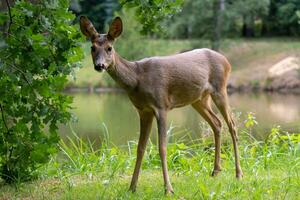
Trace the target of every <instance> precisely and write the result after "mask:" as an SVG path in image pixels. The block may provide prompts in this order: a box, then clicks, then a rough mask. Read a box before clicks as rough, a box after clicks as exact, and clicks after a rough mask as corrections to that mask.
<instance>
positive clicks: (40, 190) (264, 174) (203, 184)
mask: <svg viewBox="0 0 300 200" xmlns="http://www.w3.org/2000/svg"><path fill="white" fill-rule="evenodd" d="M249 120H250V121H249ZM249 120H248V123H247V124H248V125H247V126H248V128H249V129H244V130H242V131H240V137H241V138H240V139H241V140H240V146H239V148H240V154H241V164H242V168H243V171H244V178H243V179H242V180H240V181H239V180H236V179H235V174H234V172H235V170H234V159H233V155H232V147H231V142H230V139H229V138H228V137H225V138H223V145H222V155H221V157H222V166H223V171H222V173H221V174H220V175H219V176H218V177H214V178H213V177H211V176H210V173H211V170H212V166H213V157H214V156H213V155H214V151H213V143H212V139H211V138H202V139H201V140H199V141H191V142H190V143H189V144H184V143H182V141H177V142H176V143H172V144H169V145H168V165H169V172H170V176H171V182H172V184H173V187H174V190H175V194H174V195H172V196H165V195H164V189H163V179H162V173H161V169H160V159H159V156H158V152H157V147H156V146H155V145H154V144H152V143H150V144H149V145H148V148H147V150H146V155H145V158H144V160H143V166H142V172H141V176H140V180H139V183H138V188H137V192H136V193H131V192H129V191H128V187H129V183H130V178H131V173H132V171H133V167H134V162H135V149H136V142H129V143H128V145H127V146H125V147H115V146H113V145H110V144H109V143H108V142H107V141H106V140H104V142H103V144H102V146H101V147H97V148H95V147H94V145H93V144H92V143H90V142H84V141H83V140H81V139H80V138H78V137H77V138H75V139H70V140H69V141H68V142H66V143H65V142H61V144H60V149H61V153H60V154H59V155H57V156H55V157H53V158H52V160H51V161H50V162H49V164H48V165H47V166H46V167H44V168H41V169H40V174H41V177H40V179H39V180H36V181H32V182H27V183H21V184H18V185H16V186H15V187H14V186H9V185H3V186H1V187H0V199H20V198H21V199H297V198H298V197H299V187H300V152H299V150H300V149H299V142H300V135H299V134H289V135H286V134H280V129H279V128H273V129H272V130H271V134H270V136H269V137H268V139H267V140H266V141H264V142H259V141H256V140H255V139H253V138H252V137H251V136H250V135H249V134H250V132H251V126H252V125H251V123H250V122H251V119H249Z"/></svg>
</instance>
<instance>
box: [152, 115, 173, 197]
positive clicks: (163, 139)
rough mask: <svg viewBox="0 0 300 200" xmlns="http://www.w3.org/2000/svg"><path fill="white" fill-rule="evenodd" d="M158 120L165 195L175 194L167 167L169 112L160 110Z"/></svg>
mask: <svg viewBox="0 0 300 200" xmlns="http://www.w3.org/2000/svg"><path fill="white" fill-rule="evenodd" d="M156 119H157V128H158V136H159V138H158V139H159V155H160V159H161V164H162V171H163V177H164V184H165V194H170V193H174V191H173V188H172V185H171V182H170V178H169V174H168V165H167V124H166V123H167V111H165V110H159V111H158V112H157V114H156Z"/></svg>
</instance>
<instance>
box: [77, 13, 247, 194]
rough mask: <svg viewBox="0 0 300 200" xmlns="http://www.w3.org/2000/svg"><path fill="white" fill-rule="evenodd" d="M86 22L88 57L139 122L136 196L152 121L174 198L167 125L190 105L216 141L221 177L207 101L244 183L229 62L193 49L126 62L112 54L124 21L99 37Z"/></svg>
mask: <svg viewBox="0 0 300 200" xmlns="http://www.w3.org/2000/svg"><path fill="white" fill-rule="evenodd" d="M91 27H92V24H91V22H89V21H88V20H87V18H82V19H81V30H82V32H83V33H84V34H85V35H86V36H87V37H89V38H91V40H92V44H93V46H94V47H96V51H95V52H93V53H92V57H93V62H94V64H95V66H97V65H101V66H103V67H104V69H106V70H107V72H108V73H109V74H110V76H111V77H112V78H113V79H114V80H115V81H116V82H117V83H118V84H119V85H120V86H121V87H122V88H124V89H125V90H126V92H127V93H128V96H129V98H130V100H131V102H132V103H133V104H134V106H135V107H136V108H137V110H138V113H139V116H140V128H141V132H140V139H139V144H138V150H137V161H136V166H135V170H134V173H133V177H132V182H131V186H130V189H131V190H132V191H135V189H136V185H137V179H138V176H139V171H140V166H141V161H142V157H143V154H144V151H145V148H146V143H147V140H148V138H149V134H150V129H151V124H152V119H153V117H155V118H156V119H157V124H158V132H159V152H160V156H161V161H162V167H163V175H164V182H165V190H166V193H172V192H173V188H172V186H171V183H170V180H169V176H168V171H167V161H166V143H167V139H166V138H167V135H166V119H167V112H168V111H169V110H171V109H173V108H177V107H182V106H186V105H192V106H193V107H194V108H195V110H196V111H197V112H198V113H199V114H200V115H201V116H202V117H203V118H204V119H205V120H206V121H207V122H208V123H209V124H210V126H211V127H212V129H213V131H214V137H215V164H214V170H213V175H217V174H218V173H219V172H220V171H221V166H220V145H221V143H220V131H221V126H222V125H221V121H220V120H219V119H218V117H217V116H216V115H215V114H214V112H213V111H212V109H211V105H210V102H211V98H212V100H213V101H214V103H215V104H216V106H217V107H218V109H219V110H220V112H221V114H222V115H223V117H224V119H225V121H226V123H227V125H228V127H229V130H230V133H231V136H232V140H233V145H234V152H235V161H236V176H237V178H241V177H242V175H243V174H242V170H241V168H240V163H239V155H238V149H237V142H236V141H237V132H236V128H235V124H234V121H233V119H232V117H231V115H230V114H229V106H228V99H227V92H226V85H227V80H228V76H229V73H230V70H231V66H230V64H229V62H228V61H227V59H226V58H225V57H224V56H223V55H221V54H220V53H217V52H215V51H212V50H210V49H195V50H192V51H188V52H184V53H181V54H176V55H171V56H164V57H151V58H145V59H142V60H139V61H135V62H130V61H127V60H125V59H123V58H122V57H120V56H119V55H118V54H117V53H116V52H115V51H114V50H113V49H112V51H111V52H110V51H108V50H107V48H108V47H111V46H112V44H113V41H114V40H115V38H116V37H118V36H119V35H120V34H121V32H122V21H121V19H120V18H116V19H115V20H114V21H113V22H112V24H111V26H110V30H109V33H108V34H101V35H99V34H98V33H97V32H96V31H95V30H94V29H93V28H91Z"/></svg>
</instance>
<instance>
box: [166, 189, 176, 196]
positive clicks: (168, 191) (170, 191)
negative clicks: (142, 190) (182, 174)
mask: <svg viewBox="0 0 300 200" xmlns="http://www.w3.org/2000/svg"><path fill="white" fill-rule="evenodd" d="M172 194H174V190H173V189H172V188H169V189H166V190H165V195H167V196H168V195H172Z"/></svg>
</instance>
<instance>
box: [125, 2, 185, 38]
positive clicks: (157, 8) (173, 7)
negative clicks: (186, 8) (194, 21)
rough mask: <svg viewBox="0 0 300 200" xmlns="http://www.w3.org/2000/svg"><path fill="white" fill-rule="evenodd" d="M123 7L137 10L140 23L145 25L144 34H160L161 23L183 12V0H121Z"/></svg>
mask: <svg viewBox="0 0 300 200" xmlns="http://www.w3.org/2000/svg"><path fill="white" fill-rule="evenodd" d="M120 3H121V5H123V6H124V5H125V6H126V7H127V8H136V16H137V18H138V21H139V22H140V23H141V24H142V25H143V28H142V31H141V32H142V33H143V34H146V33H148V32H159V31H161V30H162V27H161V24H160V23H159V22H161V21H163V20H165V19H167V18H170V17H171V16H173V15H174V14H175V13H177V12H179V11H181V7H182V3H183V0H167V1H165V0H146V1H145V0H121V1H120Z"/></svg>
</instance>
